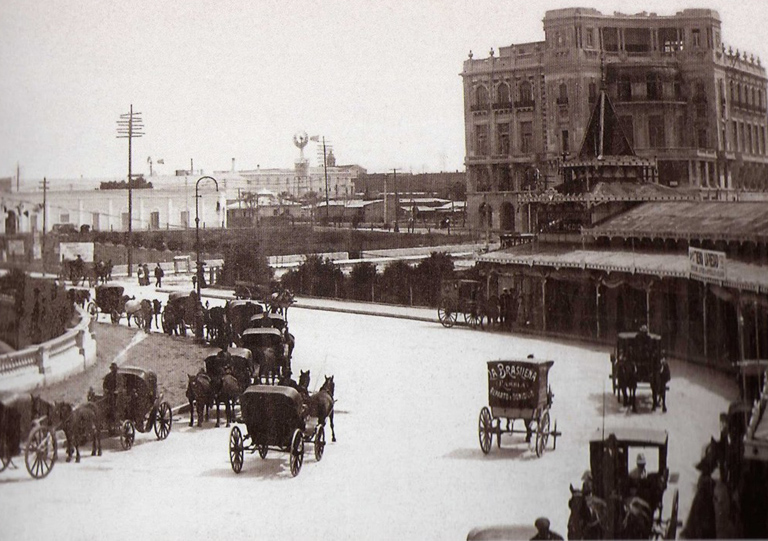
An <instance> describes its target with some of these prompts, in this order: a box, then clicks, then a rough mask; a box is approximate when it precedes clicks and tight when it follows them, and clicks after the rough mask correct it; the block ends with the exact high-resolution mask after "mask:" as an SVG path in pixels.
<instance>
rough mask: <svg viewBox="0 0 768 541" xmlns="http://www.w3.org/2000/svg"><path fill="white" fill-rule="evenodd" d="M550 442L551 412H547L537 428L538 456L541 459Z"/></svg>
mask: <svg viewBox="0 0 768 541" xmlns="http://www.w3.org/2000/svg"><path fill="white" fill-rule="evenodd" d="M547 440H549V412H548V411H545V412H544V414H543V415H542V416H541V419H539V422H538V423H537V427H536V456H537V457H541V455H543V454H544V449H546V446H547Z"/></svg>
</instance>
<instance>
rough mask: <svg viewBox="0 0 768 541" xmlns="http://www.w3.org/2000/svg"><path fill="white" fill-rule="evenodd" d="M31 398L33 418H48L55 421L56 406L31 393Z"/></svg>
mask: <svg viewBox="0 0 768 541" xmlns="http://www.w3.org/2000/svg"><path fill="white" fill-rule="evenodd" d="M29 396H31V397H32V418H33V419H37V418H40V417H48V419H49V420H51V421H53V417H54V414H55V413H56V408H55V405H54V404H51V403H50V402H48V401H46V400H45V399H43V398H42V397H41V396H39V395H35V394H31V393H30V395H29Z"/></svg>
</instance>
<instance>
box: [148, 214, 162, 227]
mask: <svg viewBox="0 0 768 541" xmlns="http://www.w3.org/2000/svg"><path fill="white" fill-rule="evenodd" d="M149 228H150V229H160V212H158V211H155V212H151V213H150V214H149Z"/></svg>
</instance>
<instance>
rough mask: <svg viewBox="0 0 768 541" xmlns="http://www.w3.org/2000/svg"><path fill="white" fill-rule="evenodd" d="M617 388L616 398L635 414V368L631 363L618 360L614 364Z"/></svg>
mask: <svg viewBox="0 0 768 541" xmlns="http://www.w3.org/2000/svg"><path fill="white" fill-rule="evenodd" d="M616 371H617V376H616V380H617V382H616V383H617V386H618V388H619V395H618V396H617V398H618V399H619V400H621V399H622V398H623V404H624V406H629V405H630V404H631V405H632V411H633V412H635V413H637V404H636V400H635V398H636V396H635V395H636V394H637V366H636V365H635V363H633V362H631V361H627V360H624V359H619V360H618V361H617V364H616Z"/></svg>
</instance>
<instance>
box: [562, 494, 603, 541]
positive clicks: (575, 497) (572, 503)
mask: <svg viewBox="0 0 768 541" xmlns="http://www.w3.org/2000/svg"><path fill="white" fill-rule="evenodd" d="M568 486H569V488H570V490H571V499H570V500H568V508H569V509H570V510H571V513H570V516H569V517H568V539H601V538H603V537H604V534H605V533H606V532H605V524H606V520H605V518H606V513H607V510H608V506H607V504H606V503H605V501H603V500H601V499H600V498H598V497H596V496H591V495H586V494H585V493H584V491H583V490H581V489H578V488H573V485H570V484H569V485H568Z"/></svg>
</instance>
